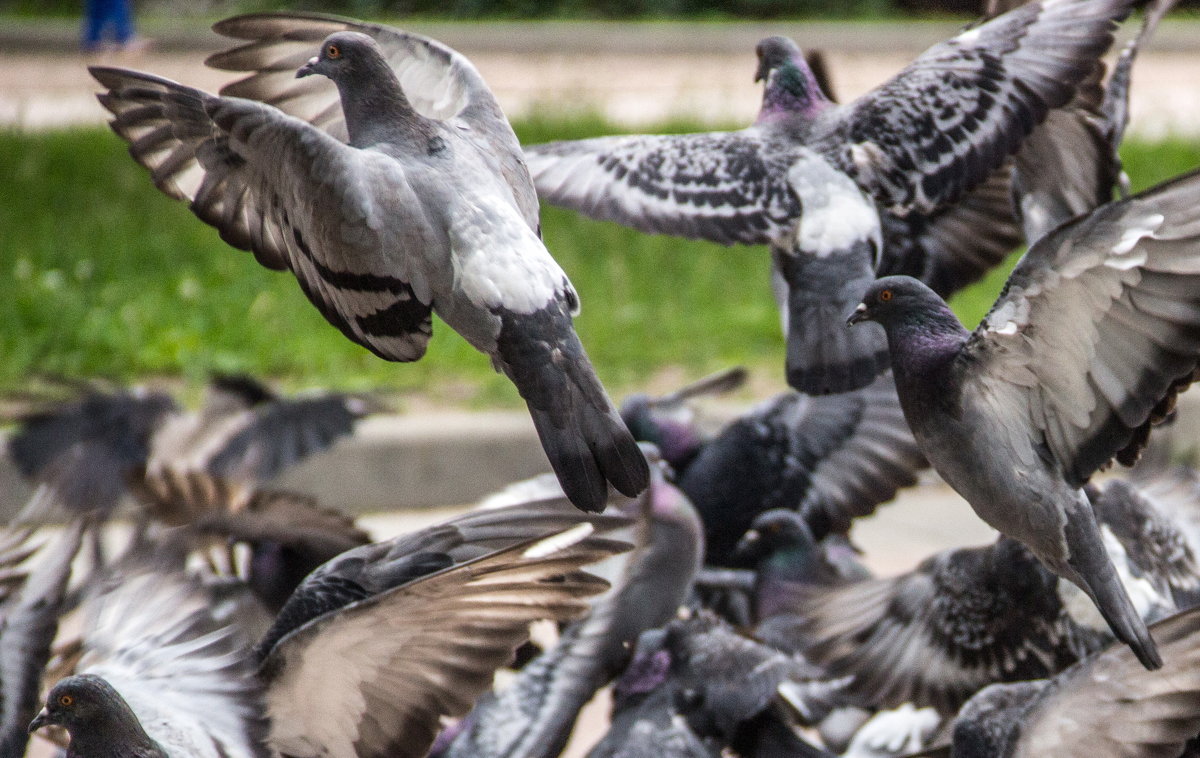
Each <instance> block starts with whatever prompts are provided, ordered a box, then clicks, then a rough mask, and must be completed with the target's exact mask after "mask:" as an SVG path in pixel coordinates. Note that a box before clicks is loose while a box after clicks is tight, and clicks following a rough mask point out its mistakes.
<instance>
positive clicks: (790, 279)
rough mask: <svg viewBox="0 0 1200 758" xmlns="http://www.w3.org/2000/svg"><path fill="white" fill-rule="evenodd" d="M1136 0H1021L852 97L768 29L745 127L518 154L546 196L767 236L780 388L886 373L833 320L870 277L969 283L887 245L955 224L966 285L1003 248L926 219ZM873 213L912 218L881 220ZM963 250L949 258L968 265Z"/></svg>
mask: <svg viewBox="0 0 1200 758" xmlns="http://www.w3.org/2000/svg"><path fill="white" fill-rule="evenodd" d="M1130 4H1131V3H1130V0H1046V1H1045V2H1037V3H1032V4H1030V5H1027V6H1024V7H1021V8H1018V9H1016V10H1014V11H1012V12H1011V13H1008V14H1005V15H1004V16H1002V17H1000V18H997V19H995V20H993V21H991V22H989V23H986V24H984V25H982V26H978V27H975V28H973V29H970V30H968V31H965V32H963V33H962V34H960V35H958V36H956V37H954V38H952V39H950V40H948V41H946V42H943V43H941V44H939V45H936V46H934V47H933V48H931V49H930V50H928V51H927V52H925V53H924V54H923V55H921V56H920V57H919V58H917V60H916V61H914V62H913V63H912V64H910V65H909V66H908V67H907V68H905V69H904V70H903V71H901V72H900V73H899V74H898V75H897V76H895V77H894V78H893V79H891V80H890V81H888V82H887V83H885V84H883V85H881V86H880V87H878V88H876V89H875V90H873V91H871V92H869V93H867V94H865V95H863V96H862V97H860V98H858V99H857V100H855V101H853V102H851V103H848V104H845V105H835V104H834V103H833V102H831V101H830V100H829V99H828V97H827V96H826V95H825V93H823V92H822V91H821V89H820V87H819V85H818V84H817V81H816V79H815V77H814V76H813V74H812V72H811V70H810V69H809V67H808V66H807V64H806V63H805V61H804V56H803V55H802V54H801V52H800V50H799V48H798V47H797V46H796V45H795V43H793V42H792V41H791V40H789V39H786V38H783V37H769V38H767V39H764V40H763V41H761V42H760V43H759V44H758V48H757V53H758V59H759V67H758V73H757V78H759V79H764V80H765V82H766V84H765V89H764V93H763V102H762V108H761V110H760V111H759V115H758V119H757V120H756V121H755V123H754V124H753V125H752V126H750V127H748V128H746V129H743V130H741V131H736V132H716V133H707V134H689V135H680V136H644V135H643V136H629V137H605V138H599V139H590V140H582V141H577V142H556V143H550V144H547V145H541V146H536V147H533V148H529V149H527V150H526V155H527V157H528V160H529V164H530V169H531V171H532V173H533V176H534V181H535V183H536V185H537V188H538V192H539V193H540V195H541V196H542V197H543V198H544V199H546V200H548V201H550V202H552V203H555V204H559V205H564V206H567V207H569V208H573V209H575V210H578V211H580V212H582V213H585V214H587V215H589V216H592V217H595V218H600V219H608V220H614V221H617V222H619V223H622V224H626V225H629V226H632V227H634V228H637V229H640V230H642V231H646V232H650V233H665V234H673V235H678V236H683V237H695V238H703V239H709V240H713V241H716V242H722V243H725V244H732V243H744V244H761V243H769V244H770V245H771V248H772V254H773V259H774V263H775V267H776V282H777V284H778V285H780V288H781V289H780V292H781V301H782V304H784V305H785V307H784V309H783V310H784V313H785V314H786V315H785V322H786V323H785V331H786V332H787V335H788V356H787V374H788V383H789V384H791V386H793V387H794V388H796V389H798V390H801V391H803V392H808V393H810V394H824V393H830V392H844V391H847V390H850V389H855V388H859V387H863V386H865V385H867V384H869V383H870V381H871V380H872V379H873V378H874V377H875V376H876V375H877V374H878V373H879V372H881V371H882V370H883V369H885V368H886V366H887V349H886V346H885V345H884V343H883V340H882V338H881V337H880V336H879V335H877V334H874V333H869V334H859V333H846V332H845V331H844V330H841V329H838V328H837V326H838V325H839V322H840V318H841V317H842V316H843V315H844V313H845V311H846V310H847V309H849V308H850V307H852V306H853V305H854V303H855V302H856V301H857V299H858V298H859V297H860V295H861V293H862V292H863V291H864V290H865V289H866V287H867V286H868V285H869V284H870V282H871V281H872V280H873V279H874V278H875V276H877V275H879V274H887V273H911V274H915V275H921V276H922V278H927V279H928V280H929V281H931V282H938V284H939V285H943V286H945V285H950V284H953V286H961V284H962V283H964V282H962V281H961V280H960V281H957V282H953V281H952V280H953V279H959V277H956V276H952V277H946V276H945V275H944V273H942V272H939V271H937V270H931V269H935V268H936V266H937V264H936V263H933V262H931V261H928V260H900V261H897V260H895V259H891V258H888V257H887V256H889V255H892V254H893V253H891V252H890V251H889V248H891V247H894V246H906V245H907V246H908V247H911V246H912V242H911V239H912V238H915V237H918V236H923V237H927V238H929V239H930V240H931V242H930V246H931V247H930V250H929V251H928V253H929V257H931V258H932V257H934V256H935V255H936V254H937V253H936V250H937V249H941V248H940V238H941V237H942V235H944V234H949V235H950V236H951V237H952V238H953V239H954V240H955V242H956V243H965V244H964V245H963V248H962V249H961V250H957V249H956V248H957V244H955V245H952V246H951V249H954V250H955V253H954V255H953V258H961V259H966V260H976V261H980V262H981V263H982V264H983V266H982V268H976V270H975V271H974V273H973V275H971V274H968V278H973V277H974V276H978V275H979V273H981V271H982V270H983V269H985V268H986V267H989V266H990V265H994V264H995V263H997V262H998V261H999V259H1000V258H1002V257H1003V255H1004V253H1005V252H1007V250H1008V249H1009V247H1010V246H1007V245H1001V248H1000V249H999V250H997V249H995V248H993V247H992V242H991V240H990V239H989V237H990V233H989V234H979V233H978V229H979V228H980V226H981V224H973V225H972V224H970V223H965V224H964V220H963V219H959V218H956V217H955V214H954V212H953V211H946V214H947V215H946V222H947V226H948V228H947V229H937V228H936V227H937V226H938V221H936V220H934V219H930V218H927V217H929V216H931V215H933V214H938V213H940V212H942V209H943V208H944V206H946V205H947V204H950V203H953V202H955V201H958V200H960V199H964V195H967V193H968V192H970V191H971V190H972V188H975V187H978V186H980V185H984V186H985V187H986V186H987V185H986V184H985V182H989V181H990V180H992V178H993V177H994V176H995V172H996V171H997V170H998V169H1000V168H1001V167H1002V165H1003V164H1004V162H1005V160H1006V159H1007V158H1008V156H1010V155H1012V154H1013V153H1014V152H1016V150H1017V149H1018V147H1019V146H1020V144H1021V141H1022V140H1023V139H1024V138H1025V136H1026V135H1027V134H1029V132H1030V131H1031V130H1032V129H1033V128H1034V126H1035V125H1036V124H1037V123H1038V122H1040V121H1041V120H1042V119H1043V118H1044V117H1045V116H1046V113H1047V112H1048V111H1049V110H1050V109H1052V108H1056V107H1059V106H1061V105H1063V104H1065V103H1066V102H1068V101H1069V100H1070V99H1071V98H1072V97H1073V96H1074V93H1075V86H1076V84H1077V83H1078V82H1080V81H1081V80H1082V79H1083V78H1084V77H1085V76H1086V75H1087V74H1088V73H1089V72H1090V71H1091V70H1092V68H1093V66H1094V64H1095V61H1096V60H1097V58H1098V57H1099V56H1100V55H1102V54H1103V53H1104V51H1105V50H1107V49H1108V47H1109V45H1110V44H1111V42H1112V30H1113V28H1114V20H1115V19H1117V18H1120V17H1123V16H1124V15H1125V14H1126V13H1128V10H1129V7H1130ZM1000 181H1001V183H1003V181H1004V180H1003V178H1001V180H1000ZM965 199H966V200H967V201H969V202H971V205H970V207H969V208H968V209H966V210H965V214H966V218H968V219H972V220H977V219H979V218H980V217H982V218H983V219H986V220H987V222H988V223H987V224H986V226H988V227H991V228H992V230H994V231H1000V229H996V227H1002V225H1003V224H1004V223H1006V222H1007V219H1008V218H1009V217H1010V216H1011V210H1010V209H1009V207H1008V203H1007V199H1006V198H1005V193H1003V192H1000V193H998V194H997V193H995V192H991V191H989V192H987V193H985V194H984V195H983V196H981V197H979V198H971V197H970V196H968V197H966V198H965ZM997 200H998V201H999V202H998V203H997V202H996V201H997ZM877 207H878V208H882V209H884V210H885V211H888V212H892V213H895V214H899V215H901V216H905V215H915V216H916V217H917V218H916V219H914V221H913V222H912V223H911V224H906V223H904V222H903V221H900V223H897V221H898V220H897V219H892V220H889V221H883V222H881V219H880V217H879V214H878V213H877ZM993 221H995V222H999V223H995V224H993ZM1001 236H1004V235H1003V233H1001ZM906 238H907V239H906ZM1010 239H1011V238H1010ZM985 251H986V252H985ZM918 257H920V256H918ZM961 259H960V260H953V259H952V260H951V261H947V262H946V263H947V265H949V266H951V267H955V266H958V267H963V265H964V264H963V260H961ZM981 259H982V260H981ZM965 267H966V268H968V269H970V268H975V267H974V266H973V265H968V266H965ZM948 279H949V280H951V281H948ZM939 288H940V287H939ZM949 288H950V287H948V288H947V289H943V290H942V291H943V292H948V289H949Z"/></svg>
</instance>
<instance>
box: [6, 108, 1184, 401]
mask: <svg viewBox="0 0 1200 758" xmlns="http://www.w3.org/2000/svg"><path fill="white" fill-rule="evenodd" d="M687 128H689V125H687V124H672V125H665V126H664V129H675V130H683V129H687ZM517 129H518V132H519V134H520V135H521V137H522V139H523V140H525V141H530V142H536V141H542V140H546V139H551V138H579V137H584V136H590V135H593V134H600V133H605V132H608V131H610V129H609V128H608V126H607V125H606V124H603V123H601V122H599V121H594V120H578V121H572V122H567V123H563V122H550V121H537V122H526V123H522V124H517ZM1126 161H1127V166H1128V168H1129V171H1130V174H1131V175H1132V176H1133V177H1134V178H1135V182H1136V184H1138V185H1139V186H1146V185H1148V184H1152V183H1154V182H1156V181H1158V180H1160V179H1163V178H1166V177H1168V176H1171V175H1174V174H1176V173H1179V172H1181V171H1184V170H1187V169H1188V168H1191V167H1195V166H1200V144H1196V143H1182V142H1180V143H1166V144H1158V145H1137V144H1134V145H1130V146H1129V148H1128V150H1127V151H1126ZM0 186H3V187H4V188H5V191H4V196H5V199H4V201H3V202H2V203H0V230H3V234H2V236H0V287H3V290H4V291H5V292H6V293H8V296H7V297H5V298H2V299H0V323H2V324H3V328H2V329H0V354H3V356H4V361H3V362H0V387H3V388H13V387H19V386H21V385H22V384H23V383H25V382H27V381H28V379H29V377H30V376H32V375H34V374H37V373H57V374H67V375H72V376H106V377H111V378H114V379H118V380H123V381H127V380H132V379H137V378H145V377H166V378H182V379H184V380H186V381H187V382H188V383H198V382H200V381H202V380H203V379H204V378H205V377H206V376H207V375H208V374H209V373H210V372H212V371H246V372H251V373H254V374H258V375H263V376H268V377H272V378H274V379H276V380H279V381H281V382H282V383H283V384H285V385H287V386H290V387H306V386H331V387H340V388H347V389H367V388H379V389H383V390H385V391H388V392H397V393H410V392H414V393H420V394H422V395H425V396H429V397H431V398H433V399H434V400H436V401H439V402H463V403H468V404H497V403H498V404H510V405H516V404H517V403H519V398H518V397H517V395H516V393H515V391H514V390H512V389H511V387H510V385H509V384H508V382H507V381H506V380H504V379H502V378H501V377H499V376H498V375H496V374H494V373H493V372H492V370H491V367H490V365H489V363H488V361H487V359H486V358H485V357H483V356H481V355H479V354H478V353H476V352H475V351H474V350H473V349H471V348H470V347H469V346H467V344H466V343H465V342H463V341H462V340H461V339H460V338H458V336H457V335H455V334H454V333H453V332H452V331H451V330H450V329H449V328H447V327H446V326H445V325H443V324H437V325H435V327H434V332H435V336H434V339H433V340H432V341H431V343H430V347H429V352H428V354H427V356H426V357H425V358H424V359H423V360H421V361H420V362H417V363H415V364H410V365H394V364H389V363H387V362H384V361H381V360H379V359H377V358H375V357H374V356H372V355H371V354H369V353H367V352H366V351H365V350H363V349H361V348H359V347H357V346H355V345H353V344H351V343H350V342H348V341H347V340H346V339H345V338H344V337H342V336H341V334H340V333H338V332H337V331H336V330H335V329H334V328H333V327H331V326H329V325H328V324H326V323H325V321H324V320H323V319H322V318H321V317H320V316H319V315H318V314H317V312H316V310H315V309H314V308H312V306H311V305H309V303H308V302H307V300H306V299H305V298H304V296H303V295H302V294H301V293H300V291H299V288H298V287H297V285H296V283H295V281H294V279H293V278H292V277H291V275H289V274H281V273H275V272H271V271H267V270H265V269H263V268H261V267H260V266H258V264H256V263H255V262H254V260H253V258H252V256H251V255H250V254H249V253H245V252H242V251H238V250H234V249H232V248H230V247H229V246H227V245H225V244H224V243H223V242H221V241H220V239H219V238H218V237H217V235H216V232H215V231H214V230H212V229H211V228H209V227H207V226H206V225H204V224H202V223H200V222H199V221H198V220H196V219H195V218H194V217H193V216H192V214H191V213H190V212H189V211H188V210H187V209H186V208H185V207H184V206H183V204H181V203H178V202H174V201H171V200H169V199H167V198H165V197H164V196H162V195H161V194H160V193H159V192H158V191H157V190H155V189H154V188H153V187H152V186H151V184H150V182H149V181H148V179H147V177H146V174H145V171H144V170H143V169H141V168H140V167H138V166H137V165H136V164H134V162H133V161H132V160H130V159H129V157H128V156H127V155H126V153H125V148H124V145H123V144H122V143H121V141H120V140H118V139H117V138H116V137H115V136H113V135H112V134H110V133H109V132H107V131H105V130H100V129H95V130H86V131H67V132H54V133H46V134H32V135H20V134H12V133H0ZM543 227H544V235H545V239H546V243H547V245H548V246H549V248H550V250H551V251H552V252H553V253H554V254H555V256H556V257H557V258H558V260H559V261H560V263H561V264H562V266H563V267H564V268H565V269H566V271H567V273H568V274H569V275H570V277H571V279H572V281H573V282H574V283H575V286H576V288H577V289H578V291H579V293H580V296H581V298H582V300H583V313H582V314H581V316H580V317H579V319H578V320H577V322H576V326H577V329H578V331H579V334H580V336H581V337H582V339H583V341H584V344H585V345H586V346H587V348H588V351H589V353H590V354H591V356H592V360H593V362H594V363H595V364H596V366H597V369H598V371H599V373H600V375H601V378H602V379H603V380H604V381H605V382H606V383H607V384H608V385H609V386H610V387H611V389H612V390H613V392H614V394H621V393H624V392H626V391H630V390H633V389H636V388H638V387H640V386H642V385H643V384H644V383H645V382H647V381H648V380H649V379H650V378H651V377H654V376H656V375H661V374H662V373H663V372H664V371H665V370H667V369H674V370H676V371H679V372H682V373H684V374H688V375H692V374H699V373H701V372H705V371H709V370H713V369H716V368H720V367H723V366H726V365H728V364H731V363H743V364H747V365H750V366H751V367H753V368H755V369H756V370H757V371H758V373H760V374H762V375H764V376H769V377H777V376H778V377H779V383H780V386H782V378H781V374H782V360H783V341H782V338H781V336H780V334H779V326H778V317H777V314H776V311H775V306H774V304H773V301H772V298H771V296H770V292H769V289H768V286H767V270H768V260H767V255H766V253H765V250H763V249H760V248H723V247H720V246H717V245H710V244H704V243H696V242H686V241H680V240H675V239H670V238H666V237H651V236H646V235H641V234H637V233H635V232H632V231H629V230H627V229H623V228H621V227H618V226H616V225H614V224H607V223H596V222H592V221H588V220H586V219H583V218H580V217H578V216H577V215H575V214H573V213H569V212H565V211H561V210H558V209H554V208H546V209H545V210H544V211H543ZM1002 278H1003V275H1002V274H996V275H994V276H993V277H990V278H989V280H988V281H986V282H984V283H983V284H981V285H980V286H978V287H976V288H974V289H972V290H970V291H968V292H966V293H964V294H963V295H961V296H960V297H959V298H958V299H957V300H956V303H955V305H956V307H958V308H959V310H960V313H962V314H963V315H964V319H978V317H979V315H981V314H982V312H983V310H985V309H986V306H987V304H989V303H990V301H991V299H992V298H993V297H994V294H995V292H996V291H997V290H998V288H999V284H1000V282H1001V281H1002Z"/></svg>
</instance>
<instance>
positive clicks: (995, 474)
mask: <svg viewBox="0 0 1200 758" xmlns="http://www.w3.org/2000/svg"><path fill="white" fill-rule="evenodd" d="M868 320H873V321H877V322H878V323H879V324H881V325H882V326H883V328H884V330H885V332H886V334H887V338H888V346H889V349H890V351H891V354H892V365H893V368H894V371H895V376H896V389H897V391H898V392H899V395H900V402H901V406H902V407H903V408H904V415H905V417H906V418H907V419H908V422H909V424H910V425H911V426H912V429H913V433H914V435H915V436H916V439H917V442H918V444H919V445H920V447H921V449H922V451H923V452H924V453H925V455H926V457H928V458H929V461H930V463H931V464H932V465H933V467H934V468H935V469H936V470H937V471H938V473H940V474H941V475H942V477H943V478H944V479H945V480H946V481H947V482H948V483H949V484H950V485H951V486H952V487H954V489H956V490H958V492H959V493H960V494H962V495H963V497H965V498H966V500H967V501H968V502H969V503H970V504H971V506H972V507H973V508H974V509H975V512H976V513H978V514H979V516H980V517H981V518H983V520H984V521H986V522H988V523H989V524H991V525H992V526H993V527H995V528H996V529H999V530H1000V531H1001V532H1003V533H1005V534H1008V535H1010V536H1012V537H1014V538H1016V539H1018V540H1020V541H1021V542H1023V543H1024V544H1025V545H1026V546H1028V547H1029V548H1030V549H1031V550H1032V551H1033V553H1034V554H1035V555H1036V556H1037V557H1038V558H1039V559H1040V560H1041V561H1042V562H1043V563H1045V564H1046V566H1047V567H1048V568H1049V569H1050V570H1051V571H1053V572H1054V573H1056V574H1058V575H1059V576H1061V577H1063V578H1065V579H1068V580H1070V581H1071V582H1073V583H1074V584H1076V585H1077V586H1079V587H1080V589H1082V590H1084V591H1085V592H1087V594H1088V595H1089V596H1091V598H1092V600H1093V601H1094V602H1095V604H1096V605H1097V606H1098V608H1099V610H1100V612H1101V614H1102V615H1103V616H1104V618H1105V620H1106V621H1107V622H1108V624H1109V626H1110V627H1111V628H1112V630H1113V633H1114V634H1116V636H1117V638H1118V639H1120V640H1121V641H1123V642H1125V643H1126V644H1128V645H1130V646H1131V647H1133V648H1134V650H1135V652H1136V653H1137V654H1138V658H1139V660H1141V661H1142V662H1143V663H1144V664H1145V665H1146V666H1147V667H1151V668H1154V667H1157V666H1160V665H1161V659H1160V658H1159V656H1158V654H1157V652H1156V651H1155V649H1154V641H1153V640H1152V639H1151V638H1150V635H1149V634H1148V633H1147V632H1146V627H1145V624H1144V623H1143V622H1142V620H1141V618H1140V617H1139V616H1138V614H1137V612H1136V611H1135V609H1134V607H1133V604H1132V603H1131V602H1130V599H1129V596H1128V594H1127V592H1126V590H1125V588H1124V587H1123V586H1122V585H1121V582H1120V581H1119V579H1118V577H1117V575H1116V572H1115V570H1114V567H1113V564H1112V562H1111V561H1110V560H1109V558H1108V556H1107V554H1106V552H1105V550H1104V544H1103V539H1102V537H1101V534H1100V530H1099V528H1098V526H1097V524H1096V518H1095V515H1094V514H1093V512H1092V507H1091V505H1090V504H1089V502H1088V499H1087V496H1086V495H1085V493H1084V491H1083V489H1082V488H1083V486H1084V484H1086V483H1087V481H1088V479H1089V478H1090V477H1091V475H1092V474H1093V473H1094V472H1095V471H1096V470H1097V469H1099V468H1100V467H1102V466H1104V465H1105V464H1107V463H1108V462H1109V461H1110V460H1111V459H1112V458H1113V457H1114V456H1115V457H1116V459H1117V460H1118V461H1120V462H1122V463H1125V464H1127V465H1128V464H1131V463H1132V462H1133V461H1134V460H1135V459H1136V457H1137V455H1138V452H1139V451H1140V449H1141V447H1142V446H1143V445H1144V444H1145V441H1146V439H1147V437H1148V435H1149V432H1150V426H1151V424H1152V423H1154V422H1155V421H1158V420H1161V419H1162V418H1164V417H1165V415H1166V414H1167V413H1168V412H1169V410H1170V409H1171V407H1173V404H1174V399H1175V396H1176V394H1177V392H1178V391H1179V390H1181V389H1182V388H1184V387H1186V386H1187V385H1188V384H1189V383H1190V382H1191V381H1192V378H1193V374H1194V372H1195V370H1196V365H1197V358H1198V356H1200V173H1192V174H1189V175H1186V176H1183V177H1180V178H1177V179H1174V180H1172V181H1170V182H1167V183H1165V184H1162V185H1159V186H1158V187H1156V188H1153V189H1151V190H1149V191H1147V192H1145V193H1143V194H1141V195H1138V196H1136V197H1134V198H1131V199H1129V200H1125V201H1120V202H1114V203H1110V204H1108V205H1105V206H1103V207H1102V208H1100V209H1099V210H1097V211H1095V212H1094V213H1092V214H1090V215H1089V216H1087V217H1084V218H1081V219H1079V220H1076V221H1074V222H1072V223H1069V224H1066V225H1063V226H1060V227H1058V228H1057V229H1056V230H1055V231H1054V232H1052V233H1051V234H1050V235H1048V236H1046V237H1043V238H1042V239H1041V240H1040V241H1039V242H1038V243H1037V244H1036V245H1034V246H1033V247H1032V248H1031V249H1030V250H1029V252H1028V253H1027V254H1026V255H1025V257H1024V258H1023V259H1022V260H1021V262H1020V263H1019V264H1018V265H1017V267H1016V269H1014V271H1013V273H1012V275H1011V276H1010V277H1009V279H1008V283H1007V284H1006V285H1005V289H1004V292H1003V293H1002V294H1001V296H1000V298H999V299H998V300H997V301H996V304H995V305H994V306H993V307H992V310H991V311H990V312H989V314H988V315H987V317H986V318H985V319H984V320H983V322H982V323H981V324H980V325H979V327H978V328H977V329H976V330H975V331H974V332H969V331H967V329H965V328H964V327H963V325H962V324H961V323H960V322H959V320H958V319H957V318H956V317H955V315H954V313H953V312H952V311H951V310H950V309H949V307H948V306H947V305H946V304H945V302H944V301H943V300H942V299H941V298H940V297H938V296H937V294H936V293H934V292H933V291H932V290H930V289H929V288H928V287H926V286H925V285H924V284H922V283H920V282H919V281H917V280H915V279H912V278H909V277H886V278H883V279H880V280H878V281H877V282H875V283H874V284H873V285H871V288H870V289H869V290H868V291H867V294H866V296H865V297H864V299H863V302H862V303H860V304H859V306H858V308H857V309H856V310H855V312H854V313H853V315H851V317H850V323H851V324H854V323H857V322H860V321H868ZM867 328H875V327H867Z"/></svg>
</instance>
